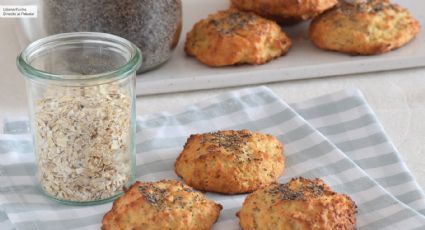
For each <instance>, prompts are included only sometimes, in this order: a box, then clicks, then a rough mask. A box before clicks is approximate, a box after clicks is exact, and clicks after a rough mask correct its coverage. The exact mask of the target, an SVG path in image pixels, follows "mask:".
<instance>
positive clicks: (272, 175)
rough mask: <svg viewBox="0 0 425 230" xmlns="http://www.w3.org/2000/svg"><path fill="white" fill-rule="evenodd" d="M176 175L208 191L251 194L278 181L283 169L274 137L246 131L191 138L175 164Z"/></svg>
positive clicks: (279, 151) (231, 131) (281, 151)
mask: <svg viewBox="0 0 425 230" xmlns="http://www.w3.org/2000/svg"><path fill="white" fill-rule="evenodd" d="M175 166H176V173H177V175H179V176H180V177H182V178H183V180H184V181H185V182H186V183H187V184H188V185H190V186H192V187H194V188H196V189H199V190H202V191H209V192H218V193H223V194H238V193H246V192H252V191H255V190H257V189H258V188H261V187H263V186H266V185H268V184H270V183H273V182H275V181H277V179H278V178H279V177H280V175H281V174H282V172H283V169H284V156H283V145H282V143H280V142H279V140H277V139H276V137H274V136H272V135H268V134H261V133H255V132H251V131H249V130H240V131H233V130H226V131H218V132H214V133H205V134H195V135H191V136H190V137H189V139H188V140H187V142H186V144H185V146H184V149H183V151H182V152H181V153H180V156H179V157H178V158H177V161H176V165H175Z"/></svg>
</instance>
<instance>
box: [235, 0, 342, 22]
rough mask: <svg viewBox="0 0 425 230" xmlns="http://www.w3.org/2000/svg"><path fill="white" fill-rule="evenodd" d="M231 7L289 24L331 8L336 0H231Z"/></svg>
mask: <svg viewBox="0 0 425 230" xmlns="http://www.w3.org/2000/svg"><path fill="white" fill-rule="evenodd" d="M231 2H232V7H235V8H237V9H239V10H242V11H250V12H254V13H256V14H258V15H261V16H263V17H266V18H269V19H273V20H276V21H277V22H279V23H280V24H284V25H291V24H295V23H297V22H300V21H304V20H307V19H311V18H313V17H315V16H317V15H319V14H321V13H322V12H324V11H325V10H327V9H330V8H332V7H333V6H335V5H336V4H337V2H338V0H231Z"/></svg>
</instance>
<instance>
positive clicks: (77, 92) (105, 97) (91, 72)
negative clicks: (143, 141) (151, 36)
mask: <svg viewBox="0 0 425 230" xmlns="http://www.w3.org/2000/svg"><path fill="white" fill-rule="evenodd" d="M140 64H141V52H140V50H139V49H138V48H137V47H136V46H135V45H134V44H133V43H131V42H129V41H127V40H125V39H123V38H120V37H118V36H115V35H111V34H105V33H91V32H80V33H65V34H58V35H54V36H50V37H46V38H43V39H40V40H38V41H35V42H33V43H32V44H30V45H29V46H28V47H27V48H25V49H24V50H23V51H22V53H21V54H20V55H19V56H18V58H17V66H18V69H19V70H20V71H21V73H22V74H23V75H24V77H25V78H26V80H27V81H26V82H27V94H28V101H29V110H30V116H31V129H32V136H33V141H34V151H35V154H36V165H37V178H38V180H39V182H40V187H41V189H42V191H43V192H44V193H45V194H46V195H47V196H48V197H50V198H53V199H55V200H57V201H60V202H62V203H67V204H77V205H87V204H96V203H103V202H106V201H109V200H111V199H113V198H115V197H116V196H118V195H120V194H121V193H122V189H123V188H124V187H125V186H129V185H130V184H132V183H133V182H134V174H135V143H134V135H135V93H134V88H135V74H136V70H137V69H138V68H139V67H140Z"/></svg>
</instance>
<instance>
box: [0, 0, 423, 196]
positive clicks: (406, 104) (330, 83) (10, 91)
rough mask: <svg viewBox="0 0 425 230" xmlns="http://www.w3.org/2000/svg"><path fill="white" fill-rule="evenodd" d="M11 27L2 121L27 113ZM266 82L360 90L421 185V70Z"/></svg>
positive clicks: (295, 93)
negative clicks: (355, 88)
mask: <svg viewBox="0 0 425 230" xmlns="http://www.w3.org/2000/svg"><path fill="white" fill-rule="evenodd" d="M1 1H2V0H0V2H1ZM416 1H417V2H422V0H416ZM406 2H407V1H406ZM409 2H411V1H409ZM422 9H423V8H422ZM419 10H421V9H419ZM14 25H15V21H14V20H13V19H0V31H1V32H0V120H2V119H3V118H4V117H9V116H26V114H27V104H26V99H25V97H26V94H25V85H24V80H23V78H22V77H20V75H19V73H18V71H17V69H16V67H15V57H16V55H17V53H18V52H19V51H20V49H21V48H20V46H19V42H18V39H17V38H16V37H15V35H14V33H13V30H14V29H15V28H14ZM253 76H254V77H258V78H261V77H264V76H263V75H256V74H253ZM268 86H270V87H271V88H272V89H273V90H274V91H275V92H276V93H277V94H278V95H279V96H280V97H282V98H283V99H285V100H286V101H287V102H297V101H301V100H304V99H307V98H311V97H315V96H318V95H321V94H326V93H329V92H333V91H336V90H339V89H345V88H348V87H357V88H359V89H361V90H362V91H363V92H364V94H365V95H366V98H367V99H368V101H369V103H370V104H371V106H372V108H373V109H374V110H375V111H376V113H377V115H378V117H379V119H380V120H381V122H382V123H383V126H384V127H385V129H386V130H387V132H388V134H389V136H390V137H391V139H392V140H393V141H394V143H395V145H396V147H397V148H398V149H399V150H400V152H401V153H402V155H403V157H404V159H405V160H406V163H407V165H408V167H409V168H410V169H411V170H412V171H413V174H414V175H415V176H416V178H417V180H418V182H419V184H420V185H421V186H422V187H423V188H425V147H424V143H425V122H424V118H425V68H416V69H408V70H398V71H390V72H379V73H368V74H362V75H353V74H351V75H347V76H343V77H338V78H320V79H311V80H297V81H289V82H283V83H275V84H268ZM230 90H232V89H230V88H229V89H216V90H208V91H196V92H187V93H173V94H164V95H152V96H143V97H140V98H138V100H137V111H138V114H139V115H143V114H149V113H155V112H159V111H163V110H172V109H175V108H179V107H182V106H185V105H190V104H192V103H193V102H196V101H198V100H201V99H205V98H208V97H211V96H213V95H216V94H217V93H220V92H227V91H230ZM0 128H1V127H0Z"/></svg>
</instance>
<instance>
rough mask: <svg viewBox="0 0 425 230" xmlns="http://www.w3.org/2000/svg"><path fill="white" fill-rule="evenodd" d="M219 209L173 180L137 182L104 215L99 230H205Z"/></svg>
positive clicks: (215, 217)
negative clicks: (100, 229)
mask: <svg viewBox="0 0 425 230" xmlns="http://www.w3.org/2000/svg"><path fill="white" fill-rule="evenodd" d="M221 209H222V207H221V205H219V204H216V203H214V202H213V201H211V200H209V199H208V198H207V197H206V196H205V195H204V194H202V193H200V192H197V191H194V190H193V189H192V188H191V187H189V186H187V185H184V184H183V183H181V182H177V181H173V180H162V181H158V182H140V181H138V182H136V183H135V184H134V185H133V186H131V187H130V189H128V190H127V191H126V193H125V194H124V195H123V196H122V197H120V198H119V199H117V200H116V201H115V202H114V204H113V206H112V209H111V210H110V211H109V212H108V213H106V214H105V216H104V217H103V221H102V229H103V230H108V229H144V230H156V229H157V230H162V229H176V230H179V229H181V230H183V229H184V230H198V229H199V230H207V229H211V227H212V225H213V224H214V223H215V222H216V220H217V219H218V216H219V214H220V211H221Z"/></svg>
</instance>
